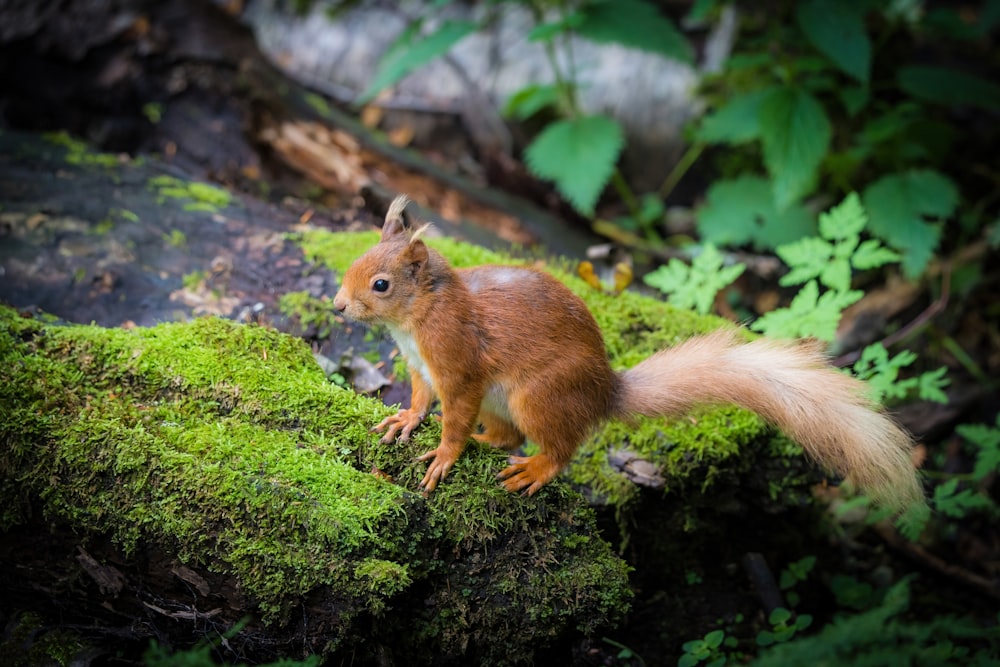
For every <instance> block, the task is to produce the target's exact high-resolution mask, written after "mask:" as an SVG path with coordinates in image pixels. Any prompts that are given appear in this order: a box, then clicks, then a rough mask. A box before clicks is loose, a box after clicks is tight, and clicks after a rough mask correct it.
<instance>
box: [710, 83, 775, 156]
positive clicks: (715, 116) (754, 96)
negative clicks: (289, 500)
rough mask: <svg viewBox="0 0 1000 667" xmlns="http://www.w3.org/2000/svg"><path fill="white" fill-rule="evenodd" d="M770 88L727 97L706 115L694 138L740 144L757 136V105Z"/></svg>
mask: <svg viewBox="0 0 1000 667" xmlns="http://www.w3.org/2000/svg"><path fill="white" fill-rule="evenodd" d="M771 91H772V89H771V88H766V89H761V90H754V91H751V92H749V93H742V94H738V95H735V96H733V97H731V98H730V99H729V100H728V101H727V102H726V103H725V104H723V105H722V106H721V107H719V108H718V109H716V110H715V111H713V112H711V113H709V114H707V115H706V116H705V117H704V118H702V120H701V124H700V125H699V127H698V130H697V132H696V133H695V137H696V139H698V140H699V141H704V142H706V143H710V144H722V143H727V144H742V143H746V142H748V141H754V140H756V139H759V138H760V104H761V102H762V101H764V100H765V99H766V98H767V96H768V95H769V94H770V93H771Z"/></svg>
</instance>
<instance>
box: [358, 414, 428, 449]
mask: <svg viewBox="0 0 1000 667" xmlns="http://www.w3.org/2000/svg"><path fill="white" fill-rule="evenodd" d="M423 420H424V416H423V415H422V414H420V413H419V412H417V411H416V410H412V409H406V410H400V411H399V412H397V413H396V414H394V415H391V416H389V417H386V418H385V419H383V420H382V421H380V422H379V423H378V424H376V425H375V426H373V427H372V429H371V431H372V432H375V433H381V432H382V431H383V430H385V435H383V436H382V443H383V444H388V443H390V442H392V441H393V440H399V441H400V442H406V441H407V440H409V439H410V434H411V433H413V430H414V429H415V428H417V427H418V426H420V422H422V421H423ZM386 429H388V430H386ZM397 433H398V434H399V437H398V438H397V437H396V434H397Z"/></svg>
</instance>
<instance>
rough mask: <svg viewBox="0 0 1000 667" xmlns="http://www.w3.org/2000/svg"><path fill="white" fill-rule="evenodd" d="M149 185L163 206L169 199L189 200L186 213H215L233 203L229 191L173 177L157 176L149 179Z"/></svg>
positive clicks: (185, 208) (185, 207)
mask: <svg viewBox="0 0 1000 667" xmlns="http://www.w3.org/2000/svg"><path fill="white" fill-rule="evenodd" d="M148 185H149V188H150V189H152V190H154V191H155V192H156V197H157V201H158V202H159V203H161V204H162V203H163V202H165V201H166V200H167V199H178V200H188V201H187V202H186V203H185V204H184V210H185V211H205V212H208V213H214V212H216V211H218V210H219V209H222V208H225V207H227V206H229V204H230V203H231V202H232V195H231V194H230V193H229V191H228V190H224V189H222V188H218V187H216V186H214V185H209V184H208V183H198V182H196V181H185V180H181V179H179V178H174V177H173V176H155V177H153V178H151V179H149V184H148Z"/></svg>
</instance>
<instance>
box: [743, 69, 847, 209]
mask: <svg viewBox="0 0 1000 667" xmlns="http://www.w3.org/2000/svg"><path fill="white" fill-rule="evenodd" d="M760 127H761V142H762V145H763V149H764V164H765V166H766V167H767V170H768V172H769V173H770V174H771V178H772V179H773V180H774V200H775V204H776V206H777V208H778V209H779V210H782V209H784V208H786V207H787V206H789V205H790V204H791V203H793V202H794V201H796V200H797V199H799V198H800V197H802V196H804V195H807V194H809V192H810V191H811V190H812V188H813V187H814V186H815V183H816V172H817V169H818V168H819V165H820V162H821V161H822V160H823V157H824V156H825V155H826V152H827V149H828V148H829V146H830V138H831V136H832V133H833V131H832V129H831V126H830V120H829V119H828V118H827V115H826V111H825V110H824V109H823V105H821V104H820V103H819V102H818V101H817V100H816V98H815V97H813V96H812V95H810V94H809V93H807V92H805V91H803V90H798V89H795V88H791V87H785V88H777V89H774V90H773V91H772V92H771V93H770V94H769V95H768V96H767V97H766V99H764V100H763V101H762V102H761V107H760Z"/></svg>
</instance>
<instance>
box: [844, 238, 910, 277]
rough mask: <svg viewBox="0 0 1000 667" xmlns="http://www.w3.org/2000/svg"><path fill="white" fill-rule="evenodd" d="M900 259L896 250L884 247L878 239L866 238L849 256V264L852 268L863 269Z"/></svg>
mask: <svg viewBox="0 0 1000 667" xmlns="http://www.w3.org/2000/svg"><path fill="white" fill-rule="evenodd" d="M900 259H901V256H900V254H899V253H898V252H895V251H894V250H890V249H889V248H886V247H885V246H884V245H882V244H881V243H880V242H879V240H878V239H868V240H867V241H864V242H862V243H861V245H859V246H858V249H857V250H856V251H855V252H854V256H853V257H852V258H851V264H852V265H853V266H854V268H856V269H860V270H862V271H865V270H867V269H876V268H878V267H880V266H884V265H886V264H892V263H893V262H898V261H899V260H900Z"/></svg>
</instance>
